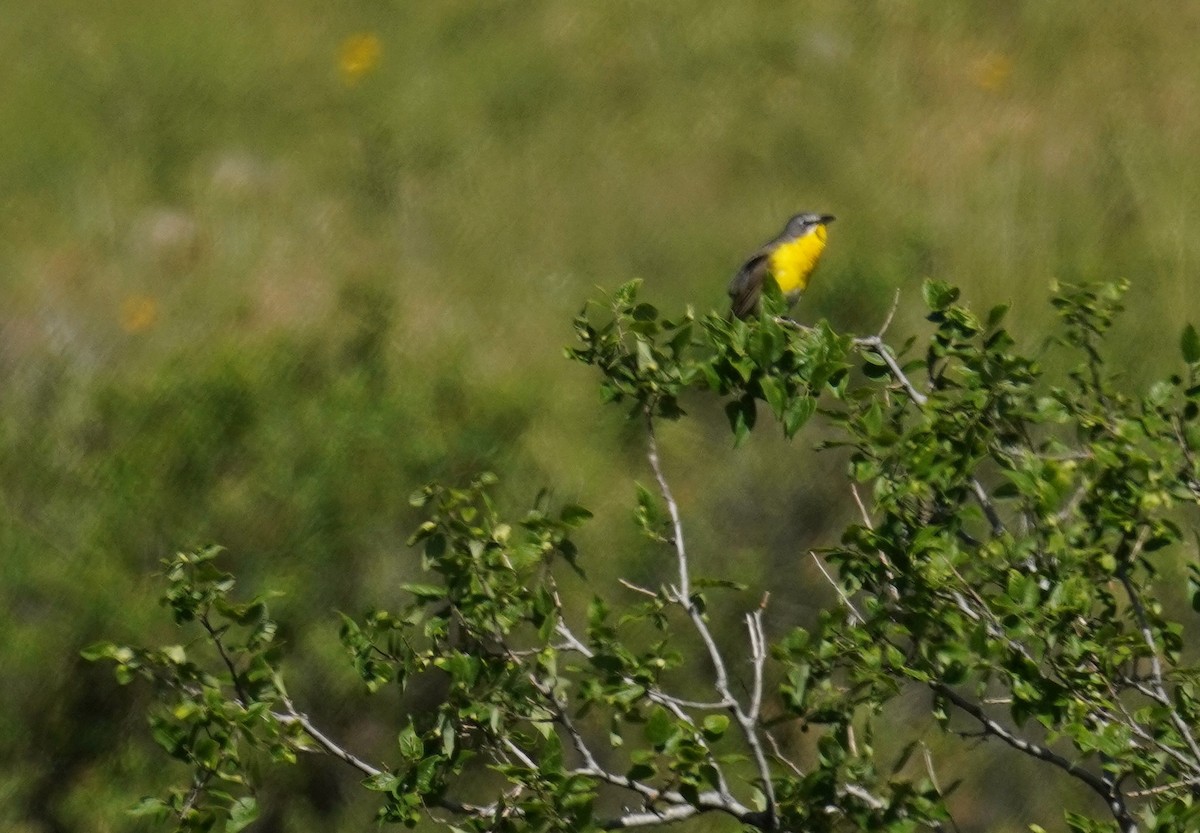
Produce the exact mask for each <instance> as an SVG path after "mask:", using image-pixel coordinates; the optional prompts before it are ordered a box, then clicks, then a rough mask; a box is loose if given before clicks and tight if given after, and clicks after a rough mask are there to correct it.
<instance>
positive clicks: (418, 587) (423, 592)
mask: <svg viewBox="0 0 1200 833" xmlns="http://www.w3.org/2000/svg"><path fill="white" fill-rule="evenodd" d="M400 589H401V590H407V591H408V592H409V593H412V594H413V595H414V596H416V597H417V598H418V599H420V600H421V601H423V602H436V601H439V600H441V599H444V598H446V588H445V587H438V586H437V585H436V584H419V583H413V582H406V583H404V584H401V585H400Z"/></svg>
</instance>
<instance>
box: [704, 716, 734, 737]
mask: <svg viewBox="0 0 1200 833" xmlns="http://www.w3.org/2000/svg"><path fill="white" fill-rule="evenodd" d="M728 728H729V716H728V715H724V714H710V715H709V716H708V717H706V718H704V724H703V731H704V738H705V739H706V740H719V739H720V738H721V736H722V735H724V734H725V730H726V729H728Z"/></svg>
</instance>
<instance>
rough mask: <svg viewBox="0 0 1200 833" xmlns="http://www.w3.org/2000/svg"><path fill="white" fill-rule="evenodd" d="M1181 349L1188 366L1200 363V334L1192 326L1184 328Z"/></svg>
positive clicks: (1180, 343)
mask: <svg viewBox="0 0 1200 833" xmlns="http://www.w3.org/2000/svg"><path fill="white" fill-rule="evenodd" d="M1179 349H1180V350H1181V351H1182V352H1183V360H1184V361H1185V362H1187V363H1188V364H1195V363H1196V362H1200V334H1198V333H1197V332H1196V328H1195V327H1193V326H1192V325H1191V324H1188V325H1187V326H1186V327H1184V328H1183V335H1182V336H1181V337H1180V339H1179Z"/></svg>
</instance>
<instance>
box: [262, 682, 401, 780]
mask: <svg viewBox="0 0 1200 833" xmlns="http://www.w3.org/2000/svg"><path fill="white" fill-rule="evenodd" d="M283 705H284V708H286V709H287V712H286V713H283V714H281V713H279V712H273V714H274V716H275V719H276V720H278V721H279V722H280V723H283V724H285V725H286V724H290V723H296V724H298V725H299V726H300V728H301V729H303V730H304V734H306V735H308V736H309V737H310V738H312V739H313V740H314V741H315V742H316V743H317V745H318V746H320V747H321V748H322V749H324V750H325V752H326V753H328V754H330V755H332V756H333V757H335V758H338V759H340V760H342V761H345V762H346V763H348V764H350V766H352V767H354V768H355V769H357V770H358V771H359V772H361V773H362V774H363V775H366V776H367V777H368V778H370V777H373V776H376V775H379V774H381V773H382V772H383V770H381V769H377V768H376V767H373V766H371V765H370V764H369V763H367V762H366V761H364V760H363V759H362V758H359V757H358V756H356V755H353V754H351V753H350V752H347V751H346V750H345V749H344V748H342V747H341V746H339V745H338V744H337V743H335V742H334V741H333V740H332V739H331V738H329V736H327V735H326V734H325V733H323V732H322V731H321V730H320V729H318V728H317V727H316V726H314V725H313V723H312V721H311V720H309V719H308V717H307V715H303V714H301V713H300V712H298V711H296V707H295V706H294V705H292V701H291V699H290V698H289V697H287V696H286V695H284V697H283Z"/></svg>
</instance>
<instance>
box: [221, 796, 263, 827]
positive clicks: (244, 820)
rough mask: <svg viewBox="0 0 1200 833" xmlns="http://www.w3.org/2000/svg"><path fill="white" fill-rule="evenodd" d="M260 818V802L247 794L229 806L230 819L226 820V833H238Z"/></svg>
mask: <svg viewBox="0 0 1200 833" xmlns="http://www.w3.org/2000/svg"><path fill="white" fill-rule="evenodd" d="M256 818H258V802H257V801H255V800H254V798H253V797H252V796H245V797H243V798H239V799H238V800H237V801H235V802H233V806H231V807H230V808H229V821H227V822H225V833H237V832H238V831H239V830H241V829H243V828H244V827H245V826H246V825H248V824H250V823H251V822H252V821H254V820H255V819H256Z"/></svg>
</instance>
